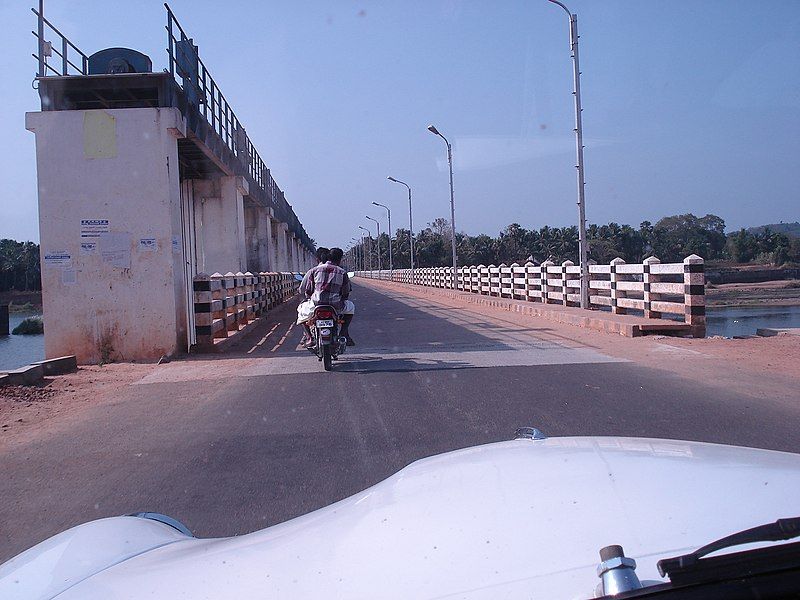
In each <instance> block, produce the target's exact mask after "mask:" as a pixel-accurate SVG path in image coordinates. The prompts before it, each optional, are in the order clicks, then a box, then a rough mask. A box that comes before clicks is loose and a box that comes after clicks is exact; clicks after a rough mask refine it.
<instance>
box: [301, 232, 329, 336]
mask: <svg viewBox="0 0 800 600" xmlns="http://www.w3.org/2000/svg"><path fill="white" fill-rule="evenodd" d="M329 253H330V250H329V249H328V248H325V247H324V246H320V247H319V248H317V249H316V250H315V251H314V254H315V255H316V257H317V261H318V262H317V265H324V264H325V263H326V262H327V261H328V254H329ZM312 268H313V267H312ZM310 274H311V269H309V270H308V271H306V274H305V275H304V276H303V280H302V281H301V282H300V289H301V290H302V289H303V288H304V287H305V285H306V283H307V282H308V278H309V277H310ZM301 293H302V292H301ZM313 313H314V302H313V301H312V300H311V298H306V299H305V300H303V301H302V302H301V303H300V304H298V305H297V324H298V325H302V326H303V328H304V330H305V331H304V332H303V339H302V340H300V344H302V345H303V346H307V345H308V344H310V343H311V340H312V338H311V328H310V327H309V326H308V320H309V319H310V318H311V315H312V314H313Z"/></svg>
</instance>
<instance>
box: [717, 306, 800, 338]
mask: <svg viewBox="0 0 800 600" xmlns="http://www.w3.org/2000/svg"><path fill="white" fill-rule="evenodd" d="M765 327H766V328H775V329H782V328H786V327H800V306H773V305H770V306H720V307H709V308H706V335H707V336H712V335H721V336H724V337H735V336H743V335H755V334H756V329H760V328H765Z"/></svg>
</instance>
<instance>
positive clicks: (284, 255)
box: [272, 221, 289, 272]
mask: <svg viewBox="0 0 800 600" xmlns="http://www.w3.org/2000/svg"><path fill="white" fill-rule="evenodd" d="M272 225H273V227H272V235H273V237H274V240H275V253H276V256H277V261H276V263H275V270H276V271H279V272H282V271H288V270H289V246H288V241H287V230H288V228H289V226H288V225H287V224H286V223H281V222H280V221H273V223H272Z"/></svg>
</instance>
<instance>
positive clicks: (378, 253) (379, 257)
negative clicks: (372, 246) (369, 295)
mask: <svg viewBox="0 0 800 600" xmlns="http://www.w3.org/2000/svg"><path fill="white" fill-rule="evenodd" d="M367 218H368V219H369V220H370V221H372V222H373V223H375V226H376V227H377V228H378V237H377V242H378V243H377V246H378V252H377V255H378V271H380V270H381V223H380V221H378V219H373V218H372V217H370V216H369V215H367Z"/></svg>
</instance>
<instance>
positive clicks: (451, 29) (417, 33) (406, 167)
mask: <svg viewBox="0 0 800 600" xmlns="http://www.w3.org/2000/svg"><path fill="white" fill-rule="evenodd" d="M568 5H569V6H570V8H571V9H572V10H573V12H577V13H578V17H579V27H580V33H581V63H582V64H581V66H582V71H583V78H582V86H583V102H584V133H585V136H586V159H585V160H586V180H587V187H586V201H587V218H588V220H589V222H597V223H606V222H609V221H617V222H620V223H631V224H634V225H637V224H638V223H639V222H640V221H642V220H645V219H648V220H653V221H654V220H656V219H658V218H659V217H661V216H664V215H668V214H675V213H682V212H694V213H696V214H706V213H709V212H710V213H715V214H718V215H720V216H721V217H723V218H724V219H725V220H726V222H727V223H728V227H729V229H732V228H738V227H741V226H749V225H758V224H762V223H769V222H778V221H794V220H798V219H800V192H798V189H799V188H798V171H799V170H800V116H799V115H800V112H798V111H799V109H800V2H798V1H796V0H785V1H778V0H773V1H754V0H749V1H738V0H726V1H714V0H704V1H698V0H692V1H683V0H670V1H669V2H663V1H656V0H604V1H601V0H592V1H589V0H570V2H568ZM171 6H172V8H173V10H174V12H175V13H176V15H177V17H178V19H179V20H180V21H181V23H182V25H183V26H184V28H185V29H186V30H187V32H189V34H190V35H192V36H193V37H194V39H195V43H197V44H198V45H199V48H200V54H201V56H202V57H203V60H204V62H205V63H206V65H207V66H208V68H209V69H210V71H211V72H212V74H213V75H214V77H215V79H216V80H217V82H218V84H219V85H220V87H221V88H222V90H223V92H224V93H225V95H226V97H227V98H228V99H229V101H230V102H231V104H232V105H233V107H234V109H235V110H236V112H237V114H238V116H239V118H240V120H241V121H242V122H243V123H244V125H245V127H246V128H247V131H248V133H249V135H250V137H251V139H252V140H253V142H254V143H255V144H256V147H257V148H258V150H259V152H260V154H261V155H262V157H263V158H264V160H265V161H266V162H267V164H268V165H269V166H270V168H271V169H272V173H273V175H274V177H275V179H276V180H277V181H278V183H279V185H280V186H281V187H282V188H283V190H284V191H285V193H286V196H287V198H288V200H289V201H290V202H291V203H292V204H293V206H294V207H295V210H296V212H297V213H298V215H299V217H300V219H301V221H302V222H303V223H304V225H305V226H306V229H307V231H308V232H309V234H310V235H311V236H312V237H313V238H315V239H316V240H317V241H318V242H319V243H325V244H329V245H332V244H346V243H347V241H348V240H349V239H350V238H351V237H353V236H355V235H357V231H358V230H357V226H358V225H360V224H365V223H366V219H365V218H364V215H365V214H370V215H371V216H375V217H381V218H383V214H384V211H383V209H378V208H376V207H373V206H372V205H371V202H372V201H377V202H381V203H384V204H389V205H390V206H391V207H392V208H393V217H394V218H393V222H394V223H393V224H394V225H395V226H407V214H406V195H405V188H403V187H401V186H399V185H396V184H392V183H389V182H387V181H386V176H387V175H393V176H394V177H397V178H398V179H402V180H404V181H407V182H408V183H410V184H411V185H412V186H413V188H414V197H415V211H414V219H415V225H417V228H418V227H419V226H420V225H424V224H425V223H427V222H429V221H432V220H433V219H434V218H436V217H439V216H448V215H449V204H448V203H449V191H448V177H447V166H446V161H445V148H444V144H443V142H442V141H441V140H440V139H438V138H436V137H434V136H433V135H432V134H430V133H429V132H427V131H426V129H425V128H426V126H427V125H428V123H435V124H436V126H437V127H438V128H439V130H440V131H442V133H444V134H445V135H446V136H448V137H449V138H450V139H451V141H452V142H453V146H454V155H455V164H456V169H455V190H456V224H457V226H458V228H459V229H460V230H465V231H467V232H468V233H471V234H476V233H480V232H484V233H489V234H492V235H496V234H497V232H498V231H499V230H500V229H502V228H503V227H504V226H505V225H507V224H509V223H511V222H519V223H521V224H522V225H523V226H525V227H529V228H533V227H536V228H538V227H541V226H543V225H551V226H562V225H571V224H573V223H575V221H576V217H577V209H576V206H575V197H576V191H575V167H574V164H575V163H574V160H575V159H574V142H573V137H572V135H573V134H572V127H573V112H572V111H573V109H572V97H571V90H572V87H571V86H572V81H571V62H570V56H569V44H568V23H567V17H566V14H565V13H564V12H563V11H562V10H561V9H560V8H559V7H557V6H555V5H552V4H550V3H549V2H546V1H545V0H525V1H519V2H516V1H514V2H512V1H509V2H491V3H490V2H473V1H464V2H460V1H455V0H444V1H440V0H428V1H425V2H422V1H419V2H413V1H406V2H382V3H376V2H370V1H366V0H362V1H359V2H354V1H349V0H348V1H328V2H304V1H285V2H264V3H262V2H241V1H229V2H225V3H220V2H209V1H204V0H196V1H190V0H174V1H173V2H172V3H171ZM45 10H46V14H47V15H48V17H49V18H50V19H51V20H52V21H53V22H54V24H55V25H56V26H57V27H59V28H60V29H61V30H62V31H63V32H64V33H65V34H66V35H67V36H68V37H70V38H71V39H72V41H74V42H75V43H76V44H77V45H78V46H79V47H80V48H81V49H82V50H83V51H84V52H86V53H87V54H91V53H92V52H95V51H97V50H100V49H102V48H105V47H109V46H128V47H132V48H135V49H138V50H141V51H143V52H145V53H146V54H148V55H150V56H151V58H152V59H153V66H154V68H155V69H159V70H160V69H162V68H164V67H165V66H166V52H165V51H164V48H165V44H166V41H165V36H166V34H165V31H164V22H165V11H164V8H163V6H162V4H161V2H157V1H150V0H140V1H137V2H125V3H122V2H108V1H103V2H101V1H97V0H72V1H71V2H68V1H67V0H47V1H46V5H45ZM0 20H2V22H3V23H4V36H3V37H2V39H0V68H2V72H3V84H2V85H3V88H2V90H0V97H1V98H2V107H3V110H2V111H0V131H2V133H3V138H4V143H3V145H2V147H0V176H1V177H2V180H3V183H4V186H3V187H4V191H5V193H4V194H3V195H2V197H0V237H12V238H17V239H33V240H38V223H37V210H36V165H35V152H34V138H33V135H32V134H31V133H29V132H27V131H25V129H24V113H25V112H26V111H32V110H37V109H38V96H37V94H36V92H35V91H34V90H33V89H32V88H31V81H32V78H33V75H34V72H35V67H36V65H35V61H34V60H33V58H31V57H30V54H31V53H32V52H33V51H34V49H35V40H34V38H33V36H32V35H31V34H30V31H31V29H33V28H35V18H34V16H33V14H32V13H31V12H30V3H28V2H25V1H20V0H13V1H11V0H5V1H4V2H3V3H2V6H0Z"/></svg>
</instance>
